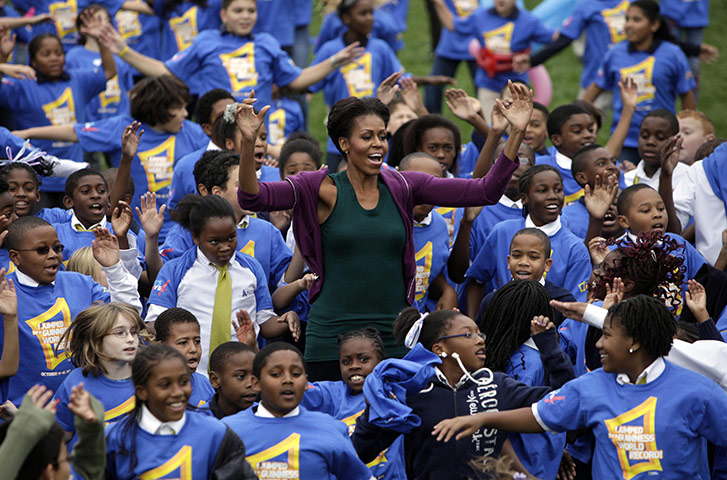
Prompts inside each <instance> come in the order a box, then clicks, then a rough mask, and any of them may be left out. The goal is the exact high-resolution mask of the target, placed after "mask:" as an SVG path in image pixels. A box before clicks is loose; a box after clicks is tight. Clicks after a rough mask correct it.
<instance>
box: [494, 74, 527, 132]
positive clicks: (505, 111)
mask: <svg viewBox="0 0 727 480" xmlns="http://www.w3.org/2000/svg"><path fill="white" fill-rule="evenodd" d="M507 88H508V89H509V90H510V95H512V100H511V101H510V103H509V105H507V104H506V103H505V102H503V101H502V100H500V99H499V98H498V99H497V100H496V103H497V109H498V110H500V113H502V116H503V117H505V119H506V120H507V123H509V124H510V125H511V126H512V127H513V128H514V129H516V130H520V131H522V132H524V131H525V130H526V129H527V128H528V123H529V122H530V115H532V113H533V91H532V90H531V89H530V88H529V87H527V86H526V85H523V84H521V83H515V84H513V83H512V82H511V81H510V80H508V81H507Z"/></svg>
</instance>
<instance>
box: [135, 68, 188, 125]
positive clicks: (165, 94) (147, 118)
mask: <svg viewBox="0 0 727 480" xmlns="http://www.w3.org/2000/svg"><path fill="white" fill-rule="evenodd" d="M129 102H130V112H131V116H132V117H134V120H138V121H140V122H144V123H146V124H148V125H150V126H152V127H153V126H156V125H160V124H162V123H166V122H168V121H169V120H170V119H171V118H172V116H171V115H170V114H169V110H170V109H171V108H180V107H183V106H185V105H186V104H187V103H189V88H187V86H186V85H185V84H184V83H182V81H181V80H179V79H178V78H177V77H175V76H174V75H161V76H159V77H147V78H144V79H142V80H141V81H140V82H139V83H137V84H136V85H134V87H133V88H132V89H131V90H130V91H129Z"/></svg>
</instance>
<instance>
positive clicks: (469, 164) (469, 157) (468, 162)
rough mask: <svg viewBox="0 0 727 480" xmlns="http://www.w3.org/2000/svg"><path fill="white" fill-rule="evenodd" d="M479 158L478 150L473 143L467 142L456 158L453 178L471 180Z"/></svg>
mask: <svg viewBox="0 0 727 480" xmlns="http://www.w3.org/2000/svg"><path fill="white" fill-rule="evenodd" d="M479 157H480V149H479V148H477V145H475V143H474V142H467V143H465V144H464V145H462V150H461V151H460V152H459V156H458V157H457V172H456V173H455V175H454V176H455V177H457V178H472V172H473V171H474V169H475V165H476V164H477V159H478V158H479Z"/></svg>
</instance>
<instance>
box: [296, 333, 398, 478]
mask: <svg viewBox="0 0 727 480" xmlns="http://www.w3.org/2000/svg"><path fill="white" fill-rule="evenodd" d="M338 356H339V363H340V365H341V378H342V380H341V381H337V382H329V381H323V382H315V383H311V384H309V385H308V389H307V390H306V391H305V395H303V400H302V402H301V405H302V406H303V407H305V408H307V409H308V410H312V411H315V412H321V413H327V414H328V415H330V416H332V417H333V418H335V419H336V420H340V421H341V422H343V423H345V424H346V425H347V426H348V433H349V435H351V434H353V432H354V430H355V429H356V419H357V418H358V417H359V416H360V415H361V414H362V413H363V412H364V410H365V409H366V400H365V398H364V395H363V385H364V382H365V380H366V377H367V376H368V375H369V374H370V373H371V372H372V371H373V370H374V367H376V365H378V364H379V363H380V362H382V361H383V360H384V342H383V340H382V339H381V335H379V332H378V330H376V329H375V328H372V327H368V328H363V329H359V330H353V331H351V332H348V333H346V334H344V335H340V336H339V337H338ZM403 453H404V450H403V440H402V439H398V440H397V441H395V442H394V443H393V444H392V445H391V447H389V448H388V449H387V450H385V451H383V452H381V455H379V456H378V457H376V459H375V460H374V461H372V462H369V463H368V465H367V466H368V467H369V468H370V469H371V474H372V475H373V476H374V477H376V478H391V479H404V478H406V475H405V473H404V457H403Z"/></svg>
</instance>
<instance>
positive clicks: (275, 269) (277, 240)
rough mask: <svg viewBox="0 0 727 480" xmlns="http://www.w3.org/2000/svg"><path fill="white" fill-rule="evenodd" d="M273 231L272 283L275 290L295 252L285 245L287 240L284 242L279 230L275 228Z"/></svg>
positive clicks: (271, 244)
mask: <svg viewBox="0 0 727 480" xmlns="http://www.w3.org/2000/svg"><path fill="white" fill-rule="evenodd" d="M272 230H273V231H271V237H272V238H271V239H270V255H271V258H270V283H271V284H272V287H273V288H275V287H277V285H278V283H279V282H280V279H281V278H283V274H284V273H285V270H287V268H288V266H289V265H290V261H291V260H292V258H293V252H291V251H290V249H289V248H288V246H287V245H286V244H285V240H283V235H281V234H280V231H279V230H278V229H277V228H273V229H272Z"/></svg>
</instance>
